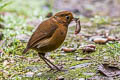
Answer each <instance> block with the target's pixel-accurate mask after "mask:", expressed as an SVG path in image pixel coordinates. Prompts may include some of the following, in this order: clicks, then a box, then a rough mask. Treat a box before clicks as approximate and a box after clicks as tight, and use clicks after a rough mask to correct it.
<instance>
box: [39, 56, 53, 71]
mask: <svg viewBox="0 0 120 80" xmlns="http://www.w3.org/2000/svg"><path fill="white" fill-rule="evenodd" d="M38 55H39V57H40V58H41V59H42V60H43V61H44V62H45V63H46V64H47V65H48V66H49V68H51V70H53V68H52V67H51V65H50V64H49V63H48V62H47V61H46V60H45V59H44V57H43V55H41V54H38Z"/></svg>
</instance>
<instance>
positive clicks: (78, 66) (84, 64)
mask: <svg viewBox="0 0 120 80" xmlns="http://www.w3.org/2000/svg"><path fill="white" fill-rule="evenodd" d="M91 64H92V63H83V64H78V65H76V66H72V67H70V69H76V68H82V67H87V66H89V65H91Z"/></svg>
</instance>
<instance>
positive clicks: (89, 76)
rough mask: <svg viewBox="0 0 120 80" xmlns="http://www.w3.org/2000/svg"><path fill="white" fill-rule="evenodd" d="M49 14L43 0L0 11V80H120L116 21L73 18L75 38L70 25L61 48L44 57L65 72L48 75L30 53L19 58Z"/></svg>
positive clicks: (11, 5) (30, 0)
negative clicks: (77, 23)
mask: <svg viewBox="0 0 120 80" xmlns="http://www.w3.org/2000/svg"><path fill="white" fill-rule="evenodd" d="M1 3H2V2H1ZM46 5H47V6H46ZM52 10H53V9H52V7H51V6H50V5H48V4H47V2H46V1H45V0H25V1H20V0H15V1H12V2H9V4H8V5H7V6H6V7H4V8H3V9H2V10H1V11H0V39H1V40H0V80H120V17H113V16H103V15H102V16H101V15H93V14H92V16H88V15H87V17H86V16H85V15H76V17H79V18H80V21H81V26H82V27H81V32H80V33H79V34H78V35H75V34H74V30H75V23H71V24H70V26H69V30H68V35H67V37H66V40H65V41H64V43H63V44H62V45H61V47H60V48H58V49H57V50H55V51H53V52H50V53H51V54H50V53H47V54H46V57H47V58H48V59H50V60H51V61H52V62H53V63H54V64H56V65H59V66H63V67H64V68H65V69H67V70H68V71H65V72H55V71H49V67H48V66H47V65H46V64H45V63H44V61H42V60H41V59H40V58H39V56H38V54H37V52H35V51H34V50H30V51H28V52H27V53H26V54H22V51H23V50H24V48H25V47H26V44H27V41H28V39H29V38H30V36H31V34H32V33H33V31H34V30H35V29H36V25H38V24H39V23H40V22H42V21H43V20H45V19H47V18H46V17H45V16H46V15H47V14H48V13H49V12H50V11H52ZM53 11H54V12H57V11H59V10H57V11H55V10H53ZM86 13H87V12H86ZM77 14H78V13H77ZM74 15H75V14H74ZM63 48H72V49H75V50H76V51H74V52H72V51H70V52H65V51H63ZM48 71H49V72H48Z"/></svg>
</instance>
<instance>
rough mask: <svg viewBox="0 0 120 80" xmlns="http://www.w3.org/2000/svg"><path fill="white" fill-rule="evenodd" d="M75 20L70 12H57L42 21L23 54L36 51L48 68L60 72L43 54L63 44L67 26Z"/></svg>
mask: <svg viewBox="0 0 120 80" xmlns="http://www.w3.org/2000/svg"><path fill="white" fill-rule="evenodd" d="M77 20H78V18H74V17H73V14H72V12H70V11H60V12H57V13H56V14H55V15H53V16H52V17H50V18H48V19H47V20H44V21H43V22H41V23H40V24H39V25H38V27H37V29H36V30H35V31H34V32H33V34H32V36H31V38H30V39H29V41H28V43H27V46H26V48H25V49H24V51H23V53H24V54H25V53H26V52H28V51H29V50H30V49H33V50H36V51H37V52H38V55H39V57H40V58H41V59H42V60H43V61H44V62H45V63H46V64H47V65H48V67H49V68H51V69H52V70H54V69H55V70H58V71H61V69H60V68H59V67H58V66H56V65H54V64H53V63H52V62H51V61H50V60H49V59H47V58H46V57H45V54H46V53H47V52H51V51H53V50H55V49H57V48H58V47H59V46H60V45H61V44H62V43H63V42H64V40H65V38H66V35H67V31H68V26H69V24H70V23H71V22H72V21H77ZM78 24H79V23H78ZM79 27H80V25H79ZM79 27H77V29H78V32H77V33H79V31H80V30H79V29H80V28H79ZM76 31H77V30H76Z"/></svg>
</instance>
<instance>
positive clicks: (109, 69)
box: [98, 64, 120, 77]
mask: <svg viewBox="0 0 120 80" xmlns="http://www.w3.org/2000/svg"><path fill="white" fill-rule="evenodd" d="M98 71H99V72H100V73H101V74H103V75H105V76H107V77H114V76H118V75H120V69H119V68H117V67H114V66H109V65H108V64H102V65H99V67H98Z"/></svg>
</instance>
